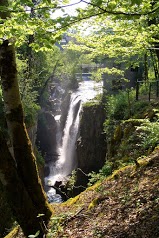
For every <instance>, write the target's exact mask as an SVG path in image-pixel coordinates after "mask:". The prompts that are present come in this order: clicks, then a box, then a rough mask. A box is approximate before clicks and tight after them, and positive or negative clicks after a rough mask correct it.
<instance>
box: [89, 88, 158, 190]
mask: <svg viewBox="0 0 159 238" xmlns="http://www.w3.org/2000/svg"><path fill="white" fill-rule="evenodd" d="M142 91H143V93H145V86H143V89H142ZM105 101H106V103H105V110H106V120H105V123H104V133H105V135H106V141H107V155H106V162H105V165H104V166H103V168H102V169H101V170H100V171H99V173H95V172H92V173H90V174H89V177H90V178H89V183H88V185H89V186H90V185H92V184H94V183H95V182H96V181H98V180H103V179H104V177H107V176H109V175H110V174H112V172H113V171H114V170H116V169H118V168H121V167H123V166H126V165H129V164H134V163H135V164H137V160H138V158H140V157H143V156H147V155H149V154H150V153H151V152H152V151H153V150H154V149H155V147H156V146H157V145H158V144H159V104H158V103H157V102H156V101H155V102H153V101H152V102H149V101H144V100H139V101H136V99H135V90H134V89H131V90H126V91H119V93H117V94H114V95H107V96H106V99H105Z"/></svg>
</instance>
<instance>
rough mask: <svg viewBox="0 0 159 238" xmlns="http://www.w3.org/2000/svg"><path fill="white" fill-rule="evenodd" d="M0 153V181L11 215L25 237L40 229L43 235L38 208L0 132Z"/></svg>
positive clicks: (41, 235)
mask: <svg viewBox="0 0 159 238" xmlns="http://www.w3.org/2000/svg"><path fill="white" fill-rule="evenodd" d="M0 155H1V156H0V164H1V166H0V181H1V183H2V185H3V187H4V190H5V194H6V196H7V200H8V203H9V205H10V207H11V209H12V212H13V215H14V216H15V217H16V219H17V221H18V223H19V224H20V226H21V227H22V229H23V232H24V234H25V235H26V236H27V237H28V235H31V234H35V233H36V232H37V231H40V235H39V237H43V233H44V232H45V231H44V227H43V224H42V222H41V220H40V218H38V210H37V209H36V207H35V206H34V204H33V202H32V200H31V198H30V196H29V194H28V192H27V190H26V188H25V186H24V184H23V182H22V181H21V179H20V178H19V175H18V173H17V168H16V162H15V161H14V159H13V158H12V156H11V154H10V152H9V150H8V147H7V144H6V142H5V139H4V138H3V136H2V133H0Z"/></svg>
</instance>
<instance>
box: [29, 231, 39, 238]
mask: <svg viewBox="0 0 159 238" xmlns="http://www.w3.org/2000/svg"><path fill="white" fill-rule="evenodd" d="M39 234H40V231H37V232H36V233H35V235H29V236H28V237H29V238H36V237H38V235H39Z"/></svg>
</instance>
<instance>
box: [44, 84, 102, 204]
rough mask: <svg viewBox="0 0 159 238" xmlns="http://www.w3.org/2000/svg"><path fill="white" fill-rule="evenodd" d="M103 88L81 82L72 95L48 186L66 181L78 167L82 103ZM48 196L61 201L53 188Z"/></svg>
mask: <svg viewBox="0 0 159 238" xmlns="http://www.w3.org/2000/svg"><path fill="white" fill-rule="evenodd" d="M95 87H96V88H95ZM101 88H102V83H96V82H93V81H91V80H88V81H83V82H81V83H80V84H79V88H78V90H76V91H75V92H74V93H72V95H71V99H70V105H69V108H68V114H67V119H66V122H65V127H64V131H63V138H62V143H59V141H60V140H59V138H58V139H57V151H58V154H59V156H58V160H57V161H56V162H53V163H50V164H49V167H50V174H49V176H48V177H46V178H45V184H46V186H50V187H51V186H53V185H54V184H55V182H57V181H59V182H60V181H65V180H66V178H67V176H68V175H70V174H71V172H72V170H73V169H75V168H76V167H77V161H76V160H77V159H76V141H77V135H78V129H79V123H80V111H81V107H82V102H86V101H89V100H90V99H93V98H94V97H95V96H96V95H97V94H98V93H99V92H102V89H101ZM57 123H58V121H57ZM57 133H58V135H59V134H61V132H57ZM47 195H48V197H49V200H50V201H51V202H52V201H53V202H56V200H58V201H59V197H58V198H57V195H56V191H55V190H54V189H53V188H50V189H49V191H48V192H47ZM50 197H51V198H50ZM52 197H53V199H52Z"/></svg>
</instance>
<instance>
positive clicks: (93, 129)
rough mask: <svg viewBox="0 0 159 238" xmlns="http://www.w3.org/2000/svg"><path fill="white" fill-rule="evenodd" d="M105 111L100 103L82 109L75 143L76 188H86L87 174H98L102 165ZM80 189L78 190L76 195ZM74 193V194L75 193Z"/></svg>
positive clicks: (104, 146) (104, 151)
mask: <svg viewBox="0 0 159 238" xmlns="http://www.w3.org/2000/svg"><path fill="white" fill-rule="evenodd" d="M104 120H105V111H104V107H103V105H102V104H101V103H91V104H86V105H85V106H84V107H83V111H82V117H81V123H80V129H79V137H78V141H77V160H78V168H79V169H77V183H76V186H81V185H82V186H86V184H87V182H88V177H87V176H86V175H85V174H88V173H90V172H92V171H95V172H98V171H99V169H100V168H101V167H102V166H103V165H104V162H105V155H106V142H105V135H104V133H103V123H104ZM81 190H82V189H78V191H77V193H78V192H80V191H81ZM75 193H76V192H75Z"/></svg>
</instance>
